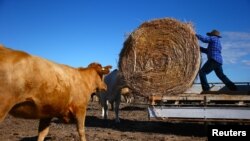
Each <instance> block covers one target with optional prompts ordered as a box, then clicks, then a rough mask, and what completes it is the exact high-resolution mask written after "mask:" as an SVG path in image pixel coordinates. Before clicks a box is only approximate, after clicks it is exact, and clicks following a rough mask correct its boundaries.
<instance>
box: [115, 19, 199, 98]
mask: <svg viewBox="0 0 250 141" xmlns="http://www.w3.org/2000/svg"><path fill="white" fill-rule="evenodd" d="M199 67H200V50H199V45H198V41H197V38H196V36H195V32H194V30H193V27H192V24H190V23H182V22H180V21H177V20H175V19H172V18H164V19H157V20H152V21H149V22H145V23H143V24H142V25H140V26H139V28H138V29H136V30H135V31H134V32H133V33H131V35H130V36H129V37H128V38H127V40H126V41H125V42H124V46H123V48H122V50H121V52H120V59H119V69H120V71H121V72H122V74H123V76H124V79H125V81H126V82H127V84H128V86H129V87H130V88H132V90H133V91H134V92H136V93H137V94H140V95H142V96H150V95H152V94H154V95H160V96H163V95H173V94H179V93H183V92H184V91H185V90H187V89H188V88H189V87H190V86H191V85H192V83H193V81H194V79H195V77H196V75H197V73H198V71H199Z"/></svg>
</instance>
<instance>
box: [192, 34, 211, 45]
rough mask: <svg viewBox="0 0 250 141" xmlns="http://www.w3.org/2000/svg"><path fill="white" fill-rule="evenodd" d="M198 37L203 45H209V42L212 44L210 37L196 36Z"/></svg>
mask: <svg viewBox="0 0 250 141" xmlns="http://www.w3.org/2000/svg"><path fill="white" fill-rule="evenodd" d="M196 37H197V38H198V39H199V40H200V41H202V42H203V43H209V42H211V38H210V37H209V36H207V37H203V36H201V35H199V34H196Z"/></svg>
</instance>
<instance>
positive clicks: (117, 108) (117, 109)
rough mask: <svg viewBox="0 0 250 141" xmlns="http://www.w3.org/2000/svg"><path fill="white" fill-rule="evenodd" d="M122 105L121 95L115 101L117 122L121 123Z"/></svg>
mask: <svg viewBox="0 0 250 141" xmlns="http://www.w3.org/2000/svg"><path fill="white" fill-rule="evenodd" d="M120 103H121V94H118V95H117V97H116V99H115V122H116V123H119V122H120V119H119V106H120Z"/></svg>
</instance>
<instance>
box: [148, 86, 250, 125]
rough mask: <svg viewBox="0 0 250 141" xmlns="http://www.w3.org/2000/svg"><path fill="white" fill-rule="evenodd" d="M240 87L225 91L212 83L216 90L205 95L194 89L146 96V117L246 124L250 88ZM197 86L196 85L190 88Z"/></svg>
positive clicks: (249, 114) (249, 103) (248, 111)
mask: <svg viewBox="0 0 250 141" xmlns="http://www.w3.org/2000/svg"><path fill="white" fill-rule="evenodd" d="M242 84H243V83H241V85H242ZM244 84H245V85H244V86H245V87H244V90H240V91H229V90H225V88H224V87H221V85H222V84H221V83H216V84H212V86H213V88H214V89H216V90H213V91H208V92H206V93H203V92H202V93H197V92H196V93H195V92H194V91H197V89H193V90H192V89H191V90H188V92H187V93H183V94H179V95H169V96H155V95H152V96H151V97H149V101H150V106H149V107H148V114H149V118H150V119H152V118H156V119H167V120H178V119H180V120H185V119H186V120H193V121H221V120H223V121H226V120H228V121H237V122H238V121H239V120H241V121H244V122H250V85H249V83H248V82H247V83H244ZM218 85H220V86H218ZM197 86H200V84H197V85H196V86H193V87H197Z"/></svg>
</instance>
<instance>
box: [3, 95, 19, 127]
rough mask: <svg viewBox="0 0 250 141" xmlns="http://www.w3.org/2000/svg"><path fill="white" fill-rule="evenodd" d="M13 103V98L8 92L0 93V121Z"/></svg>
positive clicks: (14, 101)
mask: <svg viewBox="0 0 250 141" xmlns="http://www.w3.org/2000/svg"><path fill="white" fill-rule="evenodd" d="M15 103H16V100H15V98H13V97H11V96H10V94H4V95H3V93H0V123H1V122H2V121H3V120H4V118H5V117H6V115H7V114H8V113H9V111H10V110H11V108H12V107H13V106H14V105H15Z"/></svg>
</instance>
